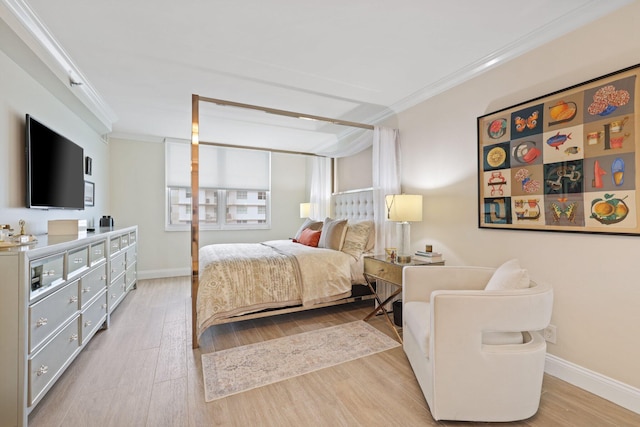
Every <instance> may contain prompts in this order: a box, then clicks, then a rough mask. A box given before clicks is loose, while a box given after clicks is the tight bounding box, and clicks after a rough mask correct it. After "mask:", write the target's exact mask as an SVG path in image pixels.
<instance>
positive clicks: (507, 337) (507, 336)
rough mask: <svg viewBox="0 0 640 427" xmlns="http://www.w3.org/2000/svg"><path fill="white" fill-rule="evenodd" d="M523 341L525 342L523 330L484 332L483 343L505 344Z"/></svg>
mask: <svg viewBox="0 0 640 427" xmlns="http://www.w3.org/2000/svg"><path fill="white" fill-rule="evenodd" d="M522 343H524V336H523V335H522V332H484V333H483V334H482V344H487V345H505V344H522Z"/></svg>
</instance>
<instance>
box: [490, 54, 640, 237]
mask: <svg viewBox="0 0 640 427" xmlns="http://www.w3.org/2000/svg"><path fill="white" fill-rule="evenodd" d="M638 72H639V68H638V67H637V66H636V67H633V68H629V69H626V70H623V71H620V72H617V73H615V74H611V75H608V76H606V77H602V78H599V79H596V80H592V81H590V82H587V83H584V84H581V85H578V86H574V87H572V88H570V89H567V90H564V91H560V92H556V93H554V94H552V95H548V96H545V97H543V98H539V99H536V100H534V101H530V102H528V103H524V104H520V105H519V106H516V107H512V108H508V109H505V110H502V111H498V112H496V113H492V114H488V115H485V116H482V117H479V118H478V141H479V151H478V154H479V177H478V179H479V192H480V197H479V201H480V206H479V209H480V212H479V214H480V218H479V224H480V226H481V227H487V228H511V229H533V230H558V231H584V232H596V233H598V232H601V233H619V234H640V219H639V215H638V212H639V210H638V200H637V198H638V196H637V189H638V178H639V177H638V172H637V170H638V157H639V156H638V154H640V153H638V151H639V150H638V149H637V145H636V144H637V141H636V139H637V138H636V131H635V128H636V127H637V123H638V117H637V116H636V109H637V108H638V107H637V98H638V97H637V93H636V90H637V88H638V82H637V77H638Z"/></svg>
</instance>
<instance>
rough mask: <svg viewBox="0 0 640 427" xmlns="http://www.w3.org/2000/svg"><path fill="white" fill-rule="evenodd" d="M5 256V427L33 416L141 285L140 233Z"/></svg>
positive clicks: (0, 254)
mask: <svg viewBox="0 0 640 427" xmlns="http://www.w3.org/2000/svg"><path fill="white" fill-rule="evenodd" d="M36 237H37V239H38V242H37V243H36V244H34V245H30V246H19V247H14V248H10V249H2V250H0V342H1V345H0V427H5V426H26V425H27V417H28V414H29V412H31V410H32V409H33V408H34V407H35V406H36V405H37V404H38V402H39V401H40V400H41V399H42V397H43V396H44V395H45V394H46V393H47V392H48V391H49V389H50V388H51V387H52V386H53V384H54V383H55V382H56V380H57V379H58V378H59V377H60V375H62V373H63V372H64V370H65V369H66V368H67V367H68V366H69V364H71V363H72V362H73V360H74V359H75V357H76V356H77V355H78V353H79V352H80V351H82V348H83V347H84V346H85V345H86V344H87V343H88V342H89V340H90V339H91V338H92V337H93V335H94V334H95V333H96V332H97V331H98V330H99V329H101V328H103V327H108V325H109V319H110V315H111V313H112V312H113V310H114V309H115V308H116V307H117V306H118V304H120V302H122V300H123V299H124V298H125V296H126V295H127V293H128V292H129V291H130V290H131V289H134V288H135V284H136V270H137V268H136V255H137V252H136V246H137V245H136V242H137V237H138V228H137V226H133V227H127V228H121V229H115V230H112V229H108V230H105V229H99V230H98V231H96V232H95V233H88V234H87V235H86V236H83V237H77V236H46V235H44V236H36Z"/></svg>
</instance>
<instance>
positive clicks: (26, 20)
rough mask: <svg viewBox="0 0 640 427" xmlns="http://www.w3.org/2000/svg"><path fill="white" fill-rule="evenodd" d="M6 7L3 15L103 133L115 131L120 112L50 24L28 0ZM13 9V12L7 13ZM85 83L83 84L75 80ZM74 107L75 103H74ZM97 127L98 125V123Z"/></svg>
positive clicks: (10, 2)
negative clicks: (90, 77) (57, 37)
mask: <svg viewBox="0 0 640 427" xmlns="http://www.w3.org/2000/svg"><path fill="white" fill-rule="evenodd" d="M1 1H2V4H3V5H4V10H0V18H2V19H3V20H4V21H5V22H6V23H7V25H9V27H10V28H11V29H12V30H13V31H14V32H15V33H16V35H17V36H18V37H19V38H20V39H21V40H22V41H23V42H24V43H25V45H26V46H27V47H28V48H29V49H31V50H32V51H33V53H34V54H35V55H36V56H37V57H38V58H39V60H40V61H42V63H43V64H44V65H45V66H46V67H47V68H48V69H49V70H50V71H51V72H52V73H53V74H54V75H55V77H56V78H58V79H59V80H60V81H61V82H62V83H63V84H64V86H65V87H66V88H67V89H68V92H69V93H71V94H72V95H73V96H74V97H76V98H77V99H78V100H80V102H81V103H82V104H83V105H84V106H85V107H86V108H87V109H88V110H89V111H90V112H91V113H92V114H93V115H94V116H95V118H96V119H97V121H98V122H99V123H100V125H101V126H99V127H100V128H99V129H96V130H97V131H98V132H99V133H101V134H104V133H108V132H111V129H112V124H113V122H114V121H116V120H117V116H116V114H115V113H114V112H113V110H112V109H111V107H109V105H108V104H107V103H106V102H105V101H104V99H103V98H102V97H101V96H100V94H99V93H98V92H97V91H96V90H95V89H94V88H93V86H92V85H91V83H90V82H89V79H87V78H86V77H85V76H84V74H83V73H82V72H81V71H80V69H79V68H78V67H77V66H76V65H75V64H74V62H73V60H72V59H71V57H70V56H69V55H68V54H67V53H66V52H65V50H64V49H63V48H62V46H61V45H60V44H59V43H58V42H57V41H56V39H55V38H54V37H53V35H52V34H51V33H50V32H49V30H48V29H47V28H46V26H45V25H44V24H43V23H42V21H41V20H40V19H39V18H38V16H37V15H36V14H35V13H34V12H33V10H31V8H30V7H29V5H28V4H27V3H26V2H25V1H24V0H1ZM7 12H9V13H7ZM72 82H74V83H81V84H73V85H72V84H71V83H72ZM70 108H72V110H73V107H72V106H71V107H70ZM94 127H95V126H94Z"/></svg>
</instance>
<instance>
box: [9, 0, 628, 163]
mask: <svg viewBox="0 0 640 427" xmlns="http://www.w3.org/2000/svg"><path fill="white" fill-rule="evenodd" d="M2 2H3V3H4V5H5V7H7V8H9V9H10V10H11V12H12V13H13V15H15V16H17V19H18V20H19V21H21V22H23V23H24V22H25V21H27V22H28V21H31V22H30V23H27V25H28V28H29V30H28V31H27V32H25V34H26V33H29V34H30V36H32V37H35V38H36V39H37V40H39V42H38V43H40V44H42V43H43V40H44V42H46V43H49V44H50V45H53V47H51V46H49V47H47V48H46V49H42V50H44V51H48V52H51V51H53V52H54V56H55V55H56V54H55V52H56V51H57V55H58V57H60V56H61V57H63V59H62V60H60V59H58V60H57V63H58V64H60V63H61V62H62V63H63V64H64V65H62V67H63V68H70V70H66V71H67V75H66V78H67V79H68V78H69V76H70V75H71V78H72V79H73V80H76V81H78V82H82V83H83V85H82V86H74V87H70V88H69V89H70V90H71V91H76V92H83V93H84V95H82V94H80V95H78V96H84V97H85V98H86V97H87V96H88V97H89V99H90V100H91V101H93V102H97V104H99V105H101V109H98V110H99V111H98V113H99V114H102V115H103V116H104V117H105V119H104V120H103V121H105V122H113V124H112V132H111V136H112V137H127V138H136V139H157V140H161V139H162V138H164V137H169V138H178V139H189V137H190V129H191V126H190V124H191V95H192V94H198V95H201V96H206V97H212V98H220V99H227V100H231V101H237V102H241V103H248V104H255V105H261V106H265V107H271V108H277V109H283V110H289V111H297V112H301V113H306V114H312V115H318V116H324V117H332V118H339V119H344V120H350V121H356V122H363V123H376V122H379V121H380V120H382V119H384V118H387V117H389V116H391V115H393V114H395V113H397V112H399V111H402V110H404V109H406V108H408V107H410V106H412V105H415V104H417V103H419V102H421V101H423V100H425V99H427V98H429V97H431V96H433V95H435V94H437V93H439V92H442V91H444V90H446V89H448V88H450V87H452V86H454V85H456V84H459V83H461V82H463V81H465V80H467V79H469V78H471V77H473V76H475V75H477V74H478V73H481V72H483V71H486V70H487V69H489V68H490V67H492V66H495V65H497V64H500V63H502V62H504V61H507V60H509V59H512V58H513V57H515V56H517V55H519V54H522V53H524V52H526V51H528V50H530V49H533V48H535V47H537V46H539V45H541V44H543V43H546V42H549V41H551V40H553V39H554V38H556V37H559V36H561V35H562V34H565V33H567V32H569V31H572V30H574V29H576V28H578V27H580V26H582V25H585V24H587V23H589V22H592V21H593V20H595V19H597V18H598V17H600V16H602V15H605V14H607V13H610V12H611V11H613V10H615V9H617V8H619V7H621V6H622V5H624V4H626V3H629V0H613V1H599V0H563V1H557V0H537V1H529V2H519V1H512V0H484V1H471V0H448V1H432V0H387V1H383V0H347V1H346V0H323V1H317V2H310V1H300V0H245V1H242V0H235V1H234V0H209V1H204V0H199V1H196V0H182V1H179V2H178V1H167V0H156V1H135V0H134V1H132V0H109V1H104V0H103V1H91V0H56V1H51V0H2ZM34 28H35V29H34ZM38 31H41V33H42V34H41V35H39V36H38V35H37V34H36V33H37V32H38ZM22 38H24V37H22ZM47 41H48V42H47ZM55 43H57V44H58V45H57V46H55ZM30 44H31V45H34V43H33V42H32V43H30ZM41 47H42V46H40V48H41ZM38 50H39V49H38ZM49 54H51V53H49ZM39 55H42V54H41V53H40V54H39ZM48 62H49V63H56V61H52V60H51V59H49V60H48ZM87 94H88V95H87ZM201 116H202V119H201V122H202V123H201V133H202V134H201V139H203V140H206V141H217V142H223V143H229V144H240V145H251V146H263V145H267V146H270V147H273V148H278V149H286V150H295V151H309V152H312V151H324V152H328V151H332V150H334V149H336V148H337V147H338V145H336V142H338V141H339V144H342V145H343V144H344V142H343V141H341V139H342V140H345V141H346V140H348V139H350V138H353V137H355V136H357V135H358V132H355V131H354V129H353V128H345V127H343V126H336V125H326V124H325V123H321V122H313V121H306V120H299V119H290V118H283V117H277V116H273V115H269V114H265V113H262V112H255V111H246V110H241V109H237V108H231V107H206V108H204V109H203V111H202V112H201ZM109 125H111V123H109ZM342 145H341V146H342Z"/></svg>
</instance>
